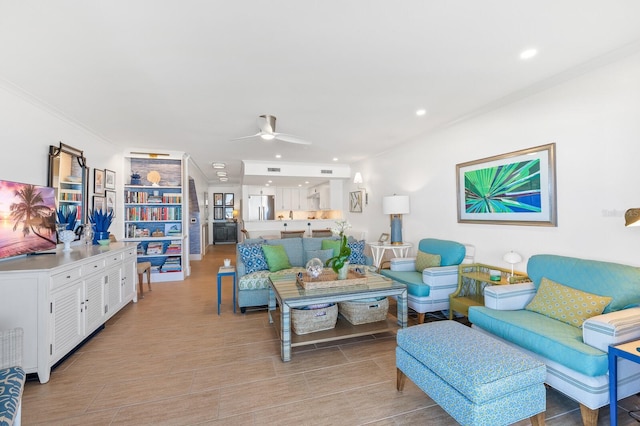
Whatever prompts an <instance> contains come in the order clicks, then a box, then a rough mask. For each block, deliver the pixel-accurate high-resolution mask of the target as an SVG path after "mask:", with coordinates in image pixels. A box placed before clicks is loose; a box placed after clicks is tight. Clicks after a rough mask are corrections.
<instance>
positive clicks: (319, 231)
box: [311, 229, 333, 237]
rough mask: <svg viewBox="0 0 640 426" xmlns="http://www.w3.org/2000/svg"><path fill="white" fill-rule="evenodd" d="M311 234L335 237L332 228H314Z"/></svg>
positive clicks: (313, 235)
mask: <svg viewBox="0 0 640 426" xmlns="http://www.w3.org/2000/svg"><path fill="white" fill-rule="evenodd" d="M311 236H312V237H333V232H331V229H312V230H311Z"/></svg>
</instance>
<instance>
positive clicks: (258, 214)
mask: <svg viewBox="0 0 640 426" xmlns="http://www.w3.org/2000/svg"><path fill="white" fill-rule="evenodd" d="M274 198H275V197H274V196H273V195H249V220H274V219H275V214H276V212H275V208H274V205H275V199H274Z"/></svg>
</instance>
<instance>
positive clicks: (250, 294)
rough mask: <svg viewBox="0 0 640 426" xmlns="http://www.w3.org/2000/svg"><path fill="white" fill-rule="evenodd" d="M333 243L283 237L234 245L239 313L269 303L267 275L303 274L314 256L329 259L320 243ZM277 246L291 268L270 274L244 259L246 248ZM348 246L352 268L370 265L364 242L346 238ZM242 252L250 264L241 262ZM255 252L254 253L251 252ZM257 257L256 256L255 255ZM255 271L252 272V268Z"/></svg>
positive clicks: (327, 252)
mask: <svg viewBox="0 0 640 426" xmlns="http://www.w3.org/2000/svg"><path fill="white" fill-rule="evenodd" d="M328 239H329V240H335V239H336V238H333V237H331V238H320V237H310V238H297V237H296V238H283V239H269V240H265V239H262V238H254V239H247V240H245V241H243V242H242V243H239V244H237V245H236V273H237V281H238V282H237V285H236V300H237V303H238V307H240V312H242V313H244V312H246V309H247V308H248V307H254V306H267V305H268V304H269V275H271V274H279V275H290V274H297V273H298V272H303V271H305V268H304V267H305V265H306V264H307V261H308V260H309V259H311V258H314V257H317V258H319V259H321V260H323V261H325V260H327V259H328V258H329V257H331V256H332V252H331V250H330V249H329V250H322V241H323V240H328ZM264 244H266V245H281V246H283V247H284V249H285V252H286V253H287V256H288V258H289V263H290V264H291V266H292V267H291V268H287V269H283V270H280V271H277V272H270V271H269V270H268V269H267V268H266V264H265V267H264V268H260V267H259V266H256V265H251V263H252V262H253V261H254V260H255V259H254V258H252V257H249V258H247V256H246V251H245V250H246V249H247V248H248V247H249V246H253V247H254V248H255V249H257V250H259V247H260V246H261V245H264ZM349 246H350V247H351V249H352V255H351V256H352V257H351V258H350V260H351V264H352V265H355V266H357V265H362V266H366V265H371V263H372V259H371V257H369V256H365V255H364V246H365V242H364V240H361V241H356V240H355V239H353V238H351V237H350V238H349ZM243 251H244V253H245V256H244V257H245V259H244V260H247V261H248V262H249V263H250V265H247V264H245V261H244V260H243ZM254 253H255V252H254ZM258 254H259V253H258ZM256 268H257V269H258V270H253V271H252V269H256Z"/></svg>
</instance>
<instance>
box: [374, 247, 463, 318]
mask: <svg viewBox="0 0 640 426" xmlns="http://www.w3.org/2000/svg"><path fill="white" fill-rule="evenodd" d="M424 254H426V255H428V256H431V257H433V258H434V259H437V258H438V257H439V261H438V262H437V264H438V265H439V266H431V267H427V268H424V269H422V270H417V269H418V268H417V267H416V265H419V264H420V258H421V257H422V256H423V255H424ZM474 256H475V247H474V246H472V245H469V244H461V243H458V242H455V241H449V240H438V239H435V238H425V239H422V240H420V242H419V243H418V253H417V256H416V257H406V258H394V259H391V269H383V270H381V271H380V273H381V274H382V275H385V276H387V277H389V278H391V279H393V280H395V281H398V282H401V283H403V284H406V285H407V293H408V299H409V300H408V305H409V307H410V308H411V309H413V310H414V311H416V312H417V313H418V323H420V324H422V323H423V322H424V317H425V314H426V313H428V312H437V311H442V310H447V309H449V295H450V294H451V293H453V292H454V291H455V290H456V288H457V287H458V265H459V264H461V263H473V260H474ZM416 261H417V262H416Z"/></svg>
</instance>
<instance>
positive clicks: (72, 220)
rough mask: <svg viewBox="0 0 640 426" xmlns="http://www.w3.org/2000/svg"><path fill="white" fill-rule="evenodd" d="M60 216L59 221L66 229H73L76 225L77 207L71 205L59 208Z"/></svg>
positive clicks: (58, 214)
mask: <svg viewBox="0 0 640 426" xmlns="http://www.w3.org/2000/svg"><path fill="white" fill-rule="evenodd" d="M56 214H57V216H58V223H59V224H60V225H64V229H65V230H68V231H73V230H74V229H75V227H76V207H75V206H71V207H68V208H62V207H60V208H58V210H57V211H56Z"/></svg>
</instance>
